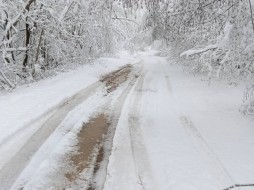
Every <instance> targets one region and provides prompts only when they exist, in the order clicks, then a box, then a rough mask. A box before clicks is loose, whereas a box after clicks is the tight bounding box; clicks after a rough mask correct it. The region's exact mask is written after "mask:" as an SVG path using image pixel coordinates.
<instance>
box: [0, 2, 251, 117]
mask: <svg viewBox="0 0 254 190" xmlns="http://www.w3.org/2000/svg"><path fill="white" fill-rule="evenodd" d="M253 7H254V1H253V0H209V1H208V0H106V1H105V0H60V1H55V0H22V1H18V0H1V1H0V11H1V19H0V20H1V23H0V36H1V48H0V50H1V56H2V60H1V62H0V88H2V89H12V88H14V87H15V86H16V85H17V84H22V83H24V82H31V81H34V80H37V79H39V78H43V77H46V76H47V75H51V74H52V72H54V71H55V70H57V69H59V68H63V67H64V68H65V67H68V66H72V65H73V64H80V63H86V62H87V61H89V60H90V59H93V58H97V57H100V56H102V55H103V54H105V53H114V50H115V49H116V47H119V46H124V47H125V48H127V49H129V50H132V51H134V50H143V49H144V48H145V47H146V46H148V45H151V44H152V43H153V44H159V47H160V48H161V54H162V55H166V56H168V55H170V56H171V58H173V59H174V60H175V62H177V63H179V64H183V65H184V66H185V68H186V69H187V70H189V71H191V72H195V73H196V72H198V73H205V74H207V80H208V82H209V83H211V81H212V80H214V79H225V80H228V81H230V84H235V85H237V84H238V82H239V81H244V82H245V83H246V84H247V90H246V93H245V103H244V105H245V106H244V107H243V108H242V111H243V112H245V113H253V112H254V111H253V110H254V79H253V78H254V77H253V76H254V65H253V63H254V19H253V17H254V15H253V10H254V8H253Z"/></svg>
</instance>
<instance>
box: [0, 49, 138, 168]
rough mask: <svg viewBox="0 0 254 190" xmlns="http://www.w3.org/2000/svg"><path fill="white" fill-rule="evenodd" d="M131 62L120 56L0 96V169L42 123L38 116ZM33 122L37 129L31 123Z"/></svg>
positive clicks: (123, 55)
mask: <svg viewBox="0 0 254 190" xmlns="http://www.w3.org/2000/svg"><path fill="white" fill-rule="evenodd" d="M133 61H134V59H133V58H131V56H129V55H127V53H121V54H120V55H119V58H102V59H100V60H98V61H96V62H95V63H93V64H89V65H85V66H83V67H81V68H80V69H79V70H76V71H72V72H68V73H63V74H59V75H58V76H56V77H54V78H51V79H46V80H43V81H39V82H38V83H33V84H30V85H29V86H23V87H20V88H18V89H16V90H14V92H12V93H10V94H6V95H2V96H0V107H1V109H0V121H1V124H0V155H1V156H0V168H1V167H2V166H3V165H4V164H5V163H6V162H7V161H8V160H9V159H10V158H11V157H12V156H13V155H14V154H15V152H17V151H18V150H19V149H20V148H21V147H22V146H23V145H24V143H25V142H26V141H27V139H28V138H29V137H30V136H31V135H32V134H33V133H34V132H35V131H36V130H37V127H38V126H40V125H41V124H42V123H43V121H45V119H44V120H43V119H42V120H40V117H41V116H43V115H44V114H47V113H49V112H50V111H52V110H53V109H54V108H55V107H57V106H58V105H59V104H60V103H61V102H64V100H66V99H67V98H68V97H71V96H72V95H74V94H75V93H77V92H79V91H80V90H81V89H84V88H85V87H87V86H89V85H90V84H92V83H94V82H96V81H98V79H99V77H100V76H101V75H103V74H105V73H108V72H110V71H112V70H115V69H117V68H119V67H121V66H123V65H125V64H127V63H133ZM35 121H36V122H37V125H35V124H34V123H33V122H35ZM31 123H33V125H30V124H31Z"/></svg>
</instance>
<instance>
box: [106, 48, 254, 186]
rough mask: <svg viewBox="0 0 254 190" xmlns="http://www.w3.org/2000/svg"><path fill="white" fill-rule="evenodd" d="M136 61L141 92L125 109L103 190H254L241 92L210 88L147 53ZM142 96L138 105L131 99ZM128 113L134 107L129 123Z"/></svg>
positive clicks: (250, 125)
mask: <svg viewBox="0 0 254 190" xmlns="http://www.w3.org/2000/svg"><path fill="white" fill-rule="evenodd" d="M141 58H142V59H143V62H144V83H143V87H142V86H141V87H140V88H141V89H136V90H134V91H133V92H132V93H130V94H129V97H128V101H126V103H125V106H124V110H123V114H122V116H121V118H120V121H119V123H118V127H117V131H116V135H115V138H114V147H113V151H112V154H111V156H110V161H109V166H108V175H107V180H106V183H105V188H104V190H118V189H119V190H120V189H121V190H138V189H159V190H168V189H172V190H183V189H186V190H204V189H205V190H215V189H216V190H217V189H218V190H219V189H224V188H227V187H229V186H231V185H234V184H251V183H252V184H253V183H254V162H253V160H254V149H253V147H254V140H253V136H254V119H253V118H246V117H244V116H243V115H241V113H240V112H239V111H238V110H239V107H240V106H241V103H242V102H241V96H242V92H243V90H242V87H241V86H240V87H235V86H228V85H226V84H223V83H222V82H215V83H214V84H212V85H211V86H208V85H207V83H206V82H204V81H202V80H201V78H200V77H194V76H192V75H190V74H187V73H183V71H182V69H181V68H180V67H179V66H177V65H172V64H169V63H168V61H166V60H165V59H164V58H160V57H156V56H153V55H152V54H148V53H143V54H142V55H141ZM140 92H142V94H141V95H139V96H141V98H135V96H138V93H140ZM132 99H137V100H136V102H135V101H134V103H131V102H132ZM132 105H136V107H139V108H136V109H138V110H139V113H138V115H136V117H137V118H136V120H135V119H134V120H135V122H134V123H133V122H132V120H133V119H131V118H132V117H133V116H132V114H133V109H135V108H132V107H133V106H132ZM134 107H135V106H134ZM133 126H135V127H134V129H133ZM132 131H134V132H136V134H135V133H133V132H132ZM133 134H134V135H133ZM135 135H137V137H135ZM138 152H142V153H138ZM151 179H152V180H151ZM239 189H240V188H239ZM246 189H253V187H250V188H246Z"/></svg>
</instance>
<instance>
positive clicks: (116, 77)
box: [100, 65, 132, 93]
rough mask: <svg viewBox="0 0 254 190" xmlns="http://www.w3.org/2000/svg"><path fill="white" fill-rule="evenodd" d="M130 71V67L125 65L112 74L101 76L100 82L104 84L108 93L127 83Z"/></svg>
mask: <svg viewBox="0 0 254 190" xmlns="http://www.w3.org/2000/svg"><path fill="white" fill-rule="evenodd" d="M131 71H132V66H131V65H126V66H124V67H122V68H120V69H118V70H116V71H114V72H112V73H109V74H107V75H105V76H103V77H102V78H101V79H100V81H101V82H103V83H105V85H106V87H107V92H108V93H110V92H112V91H114V90H115V89H117V87H118V86H119V85H120V84H122V83H124V82H125V81H127V79H128V76H129V74H130V72H131Z"/></svg>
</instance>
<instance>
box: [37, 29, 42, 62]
mask: <svg viewBox="0 0 254 190" xmlns="http://www.w3.org/2000/svg"><path fill="white" fill-rule="evenodd" d="M42 35H43V29H41V33H40V36H39V41H38V46H37V50H36V57H35V63H37V61H38V59H39V52H40V46H41V40H42Z"/></svg>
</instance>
